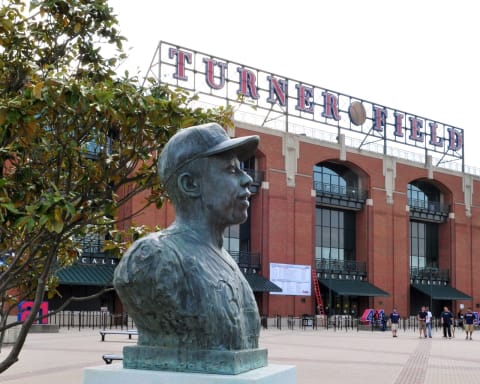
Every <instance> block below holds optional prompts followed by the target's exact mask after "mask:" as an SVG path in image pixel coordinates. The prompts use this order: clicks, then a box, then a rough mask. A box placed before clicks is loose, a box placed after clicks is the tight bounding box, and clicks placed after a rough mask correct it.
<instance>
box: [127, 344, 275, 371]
mask: <svg viewBox="0 0 480 384" xmlns="http://www.w3.org/2000/svg"><path fill="white" fill-rule="evenodd" d="M266 365H268V357H267V349H245V350H237V351H232V350H224V351H221V350H189V349H175V348H162V347H153V346H145V345H130V346H125V347H124V348H123V367H124V368H128V369H145V370H152V371H174V372H197V373H208V374H212V373H214V374H220V375H238V374H240V373H243V372H247V371H250V370H252V369H257V368H261V367H265V366H266Z"/></svg>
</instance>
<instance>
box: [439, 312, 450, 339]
mask: <svg viewBox="0 0 480 384" xmlns="http://www.w3.org/2000/svg"><path fill="white" fill-rule="evenodd" d="M440 318H441V319H442V326H443V337H444V338H446V337H447V334H448V338H449V339H451V338H452V319H453V314H452V312H450V311H449V310H448V307H443V311H442V313H441V314H440Z"/></svg>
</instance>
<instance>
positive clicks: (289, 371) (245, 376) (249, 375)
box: [83, 364, 297, 384]
mask: <svg viewBox="0 0 480 384" xmlns="http://www.w3.org/2000/svg"><path fill="white" fill-rule="evenodd" d="M296 380H297V378H296V368H295V366H293V365H277V364H269V365H267V366H266V367H263V368H258V369H253V370H251V371H248V372H244V373H241V374H239V375H217V374H205V373H191V372H167V371H151V370H142V369H126V368H123V367H122V365H121V364H111V365H104V366H101V367H92V368H85V369H84V371H83V384H131V383H142V384H172V383H182V384H250V383H251V384H295V383H296Z"/></svg>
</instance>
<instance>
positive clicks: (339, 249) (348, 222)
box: [315, 207, 355, 261]
mask: <svg viewBox="0 0 480 384" xmlns="http://www.w3.org/2000/svg"><path fill="white" fill-rule="evenodd" d="M315 216H316V217H315V258H316V259H327V260H332V261H344V260H355V213H354V212H352V211H341V210H336V209H331V208H328V207H317V209H316V212H315Z"/></svg>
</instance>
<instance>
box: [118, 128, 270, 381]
mask: <svg viewBox="0 0 480 384" xmlns="http://www.w3.org/2000/svg"><path fill="white" fill-rule="evenodd" d="M258 142H259V138H258V136H247V137H240V138H234V139H231V138H229V137H228V135H227V134H226V132H225V130H224V129H223V128H222V127H221V126H219V125H218V124H214V123H212V124H205V125H199V126H194V127H190V128H185V129H181V130H179V131H178V132H177V133H176V134H175V135H174V136H173V137H172V138H171V139H170V140H169V141H168V143H167V144H166V145H165V147H164V149H163V151H162V153H161V154H160V157H159V161H158V173H159V176H160V179H161V181H162V183H163V185H164V188H165V190H166V191H167V193H168V195H169V197H170V199H171V201H172V203H173V206H174V208H175V221H174V223H173V224H172V225H171V226H169V227H168V228H166V229H165V230H162V231H160V232H157V233H152V234H150V235H148V236H146V237H144V238H141V239H139V240H137V241H136V242H135V243H134V244H133V245H132V246H131V248H130V249H129V250H128V251H127V252H126V254H125V255H124V256H123V258H122V260H121V261H120V263H119V265H118V267H117V268H116V270H115V276H114V286H115V289H116V290H117V292H118V295H119V296H120V299H121V301H122V303H123V304H124V306H125V308H126V310H127V311H128V313H129V315H130V316H131V317H132V318H133V320H134V321H135V324H136V326H137V328H138V332H139V338H138V345H136V346H127V347H125V348H124V367H125V368H138V369H154V370H170V371H190V372H205V373H223V374H237V373H241V372H245V371H248V370H251V369H254V368H259V367H262V366H265V365H267V351H266V349H258V337H259V332H260V318H259V314H258V309H257V304H256V302H255V298H254V296H253V293H252V290H251V288H250V286H249V284H248V282H247V281H246V280H245V278H244V276H243V274H242V272H241V271H240V269H239V268H238V265H237V264H236V262H235V261H234V260H233V259H232V257H231V256H230V255H229V254H228V252H227V251H226V250H225V249H224V248H223V233H224V230H225V228H226V227H227V226H229V225H232V224H239V223H242V222H244V221H245V220H246V219H247V210H248V207H249V197H250V191H249V186H250V184H251V182H252V179H251V178H250V176H249V175H247V174H246V173H245V172H244V171H243V170H242V169H241V168H240V161H242V160H245V159H247V158H249V157H251V156H252V155H253V154H254V153H255V151H256V149H257V146H258Z"/></svg>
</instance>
